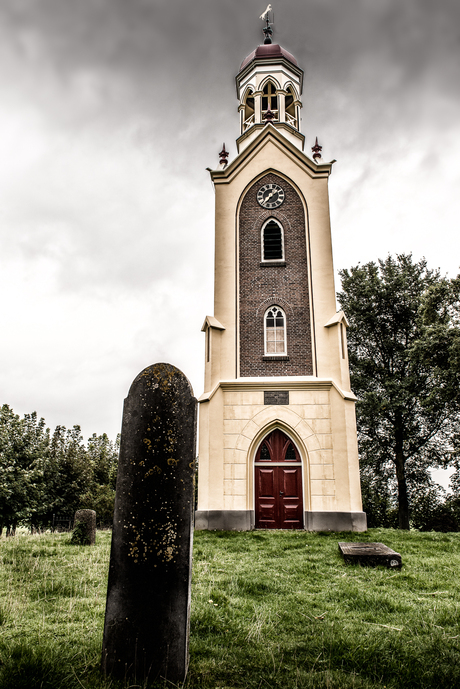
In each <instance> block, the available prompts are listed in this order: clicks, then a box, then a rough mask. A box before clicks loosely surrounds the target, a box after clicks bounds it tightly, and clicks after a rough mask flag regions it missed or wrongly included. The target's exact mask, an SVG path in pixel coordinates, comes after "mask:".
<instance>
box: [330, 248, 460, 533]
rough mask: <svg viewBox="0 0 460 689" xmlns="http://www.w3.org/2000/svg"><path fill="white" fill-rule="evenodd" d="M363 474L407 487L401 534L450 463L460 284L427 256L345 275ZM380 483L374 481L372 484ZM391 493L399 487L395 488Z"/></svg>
mask: <svg viewBox="0 0 460 689" xmlns="http://www.w3.org/2000/svg"><path fill="white" fill-rule="evenodd" d="M340 277H341V279H342V291H341V292H340V293H339V294H338V299H339V301H340V304H341V306H342V308H343V310H344V311H345V313H346V315H347V318H348V320H349V323H350V327H349V330H348V348H349V360H350V374H351V382H352V390H353V391H354V392H355V393H356V395H357V397H358V400H359V401H358V403H357V405H356V416H357V425H358V441H359V447H360V460H361V465H362V467H363V474H364V476H365V477H366V476H367V479H369V475H373V476H374V479H375V480H374V483H375V481H377V484H378V483H379V481H378V480H377V479H378V478H379V477H380V486H381V485H382V480H383V482H384V483H385V484H386V486H387V487H388V486H390V489H391V482H392V481H393V483H394V484H395V485H396V486H397V495H398V515H399V528H401V529H408V528H409V526H410V524H409V505H410V499H411V493H413V494H414V498H415V493H416V492H417V491H419V492H420V487H421V486H423V485H425V487H426V489H427V491H428V492H429V491H430V489H431V485H430V484H431V479H430V475H429V471H428V470H429V468H432V467H436V466H440V465H443V466H445V465H447V464H448V463H449V461H450V460H451V458H452V456H453V455H452V452H453V450H454V442H453V439H454V436H455V431H456V427H457V425H458V421H459V412H460V326H459V293H460V279H459V278H456V279H455V280H448V279H446V278H444V277H441V276H440V274H439V271H437V270H435V271H433V270H429V269H428V268H427V263H426V261H425V259H422V260H421V261H419V262H418V263H414V261H413V259H412V256H411V255H410V254H409V255H405V254H402V255H398V256H396V258H393V257H391V256H389V257H388V258H387V259H385V260H384V261H379V262H378V264H376V263H373V262H370V263H367V264H365V265H363V266H360V265H358V266H356V267H353V268H351V269H350V270H342V271H340ZM371 484H372V481H371V482H370V483H369V481H368V483H367V484H366V485H371ZM390 492H391V490H390Z"/></svg>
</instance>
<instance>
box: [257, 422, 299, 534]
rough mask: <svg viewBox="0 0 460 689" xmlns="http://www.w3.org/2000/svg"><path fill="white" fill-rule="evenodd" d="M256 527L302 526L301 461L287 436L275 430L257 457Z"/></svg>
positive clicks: (259, 450) (264, 441)
mask: <svg viewBox="0 0 460 689" xmlns="http://www.w3.org/2000/svg"><path fill="white" fill-rule="evenodd" d="M254 468H255V477H254V478H255V526H256V529H302V528H303V501H302V464H301V460H300V455H299V452H298V450H297V448H296V446H295V445H294V443H293V442H292V440H291V439H290V438H288V436H287V435H286V434H285V433H283V432H282V431H280V430H279V429H276V430H274V431H272V432H271V433H270V434H269V435H268V436H266V437H265V438H264V439H263V441H262V442H261V444H260V445H259V448H258V450H257V453H256V457H255V467H254Z"/></svg>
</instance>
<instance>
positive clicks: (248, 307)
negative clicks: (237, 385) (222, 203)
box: [239, 173, 313, 377]
mask: <svg viewBox="0 0 460 689" xmlns="http://www.w3.org/2000/svg"><path fill="white" fill-rule="evenodd" d="M264 184H279V185H280V186H281V187H282V188H283V189H284V192H285V198H284V201H283V203H282V204H281V206H280V207H279V208H277V209H273V210H265V209H264V208H262V206H260V205H259V203H258V202H257V192H258V190H259V189H260V188H261V187H262V186H263V185H264ZM269 218H275V220H278V222H280V223H281V224H282V226H283V229H284V261H283V262H280V264H279V265H270V264H263V263H262V253H261V230H262V226H263V225H264V223H265V222H266V221H267V220H268V219H269ZM306 247H307V243H306V232H305V214H304V210H303V205H302V202H301V200H300V197H299V195H298V194H297V192H296V191H295V189H294V188H293V187H292V186H291V185H290V184H289V183H288V182H286V180H285V179H282V178H281V177H278V176H277V175H275V174H272V173H270V174H268V175H265V177H263V178H262V179H259V180H258V181H257V182H256V183H255V184H253V185H252V187H251V188H250V189H249V191H248V192H247V194H246V196H245V198H244V200H243V203H242V204H241V209H240V216H239V307H240V316H239V327H240V331H239V335H240V376H243V377H244V376H309V375H313V364H312V345H311V327H310V297H309V286H308V285H309V280H308V260H307V249H306ZM282 263H284V264H285V265H282ZM261 264H262V265H261ZM273 305H276V306H279V307H281V308H282V309H283V311H284V312H285V314H286V326H287V328H286V330H287V333H286V337H287V357H282V358H276V357H267V356H264V352H265V349H264V315H265V312H266V310H267V309H268V308H269V307H270V306H273Z"/></svg>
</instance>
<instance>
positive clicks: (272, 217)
mask: <svg viewBox="0 0 460 689" xmlns="http://www.w3.org/2000/svg"><path fill="white" fill-rule="evenodd" d="M272 221H273V222H276V224H277V225H279V227H280V229H281V258H264V231H265V228H266V227H267V225H268V223H270V222H272ZM284 260H285V258H284V227H283V224H282V223H281V222H280V221H279V220H278V218H275V217H274V216H271V217H270V218H268V219H267V220H266V221H265V222H264V224H263V225H262V229H261V230H260V261H261V263H276V262H277V261H284ZM272 306H273V305H272Z"/></svg>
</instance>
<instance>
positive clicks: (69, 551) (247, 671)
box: [0, 529, 460, 689]
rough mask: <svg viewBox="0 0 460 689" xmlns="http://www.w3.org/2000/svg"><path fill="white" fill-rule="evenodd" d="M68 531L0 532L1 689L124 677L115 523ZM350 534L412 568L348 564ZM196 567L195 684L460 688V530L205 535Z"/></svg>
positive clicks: (97, 686) (94, 684)
mask: <svg viewBox="0 0 460 689" xmlns="http://www.w3.org/2000/svg"><path fill="white" fill-rule="evenodd" d="M69 540H70V537H69V535H68V534H45V535H42V536H38V535H35V536H29V535H26V534H21V533H19V534H18V535H17V536H16V537H15V538H11V539H7V540H5V538H3V539H1V540H0V633H1V637H0V638H1V641H0V687H1V689H82V688H83V689H109V688H111V689H115V688H116V687H117V688H118V685H116V684H115V683H112V682H110V681H105V680H103V679H102V678H101V677H100V674H99V659H100V650H101V640H102V628H103V617H104V610H105V594H106V583H107V569H108V558H109V550H110V533H108V532H98V537H97V545H96V546H95V547H88V546H86V547H85V546H71V545H69ZM340 540H348V541H350V540H363V541H364V540H366V541H382V542H384V543H386V544H387V545H389V546H390V547H392V548H394V549H395V550H397V551H398V552H400V553H401V554H402V558H403V564H404V566H403V568H402V570H401V571H394V570H387V569H383V568H376V569H369V568H363V567H360V566H357V565H353V566H347V565H344V564H343V562H342V560H341V558H340V556H339V552H338V546H337V543H338V541H340ZM193 572H194V573H193V592H192V621H191V641H190V669H189V674H188V677H187V681H186V683H185V687H186V688H187V689H196V688H198V687H200V688H203V689H236V688H237V687H238V688H240V687H241V688H247V689H267V688H272V687H273V688H274V687H280V688H282V689H303V688H307V687H308V688H310V687H311V688H312V689H313V688H314V689H322V688H323V687H324V688H325V687H328V688H330V689H348V688H351V687H354V688H356V689H370V688H371V687H386V688H387V689H390V688H392V689H393V688H394V689H396V688H399V687H411V688H414V689H425V688H427V689H428V688H433V689H434V688H436V689H438V688H447V687H449V688H450V687H452V688H454V687H455V688H457V687H460V625H459V594H460V534H438V533H423V534H422V533H417V532H410V533H403V532H398V531H393V530H390V529H387V530H377V529H372V530H370V531H369V532H368V533H366V534H360V535H359V536H357V535H356V534H312V533H305V532H281V531H278V532H260V531H255V532H246V533H232V532H231V533H224V532H197V533H196V534H195V544H194V565H193ZM127 686H131V687H139V686H140V685H135V684H131V685H127ZM158 686H162V687H170V688H171V687H172V686H173V685H171V684H170V683H165V682H160V683H159V684H158Z"/></svg>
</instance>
